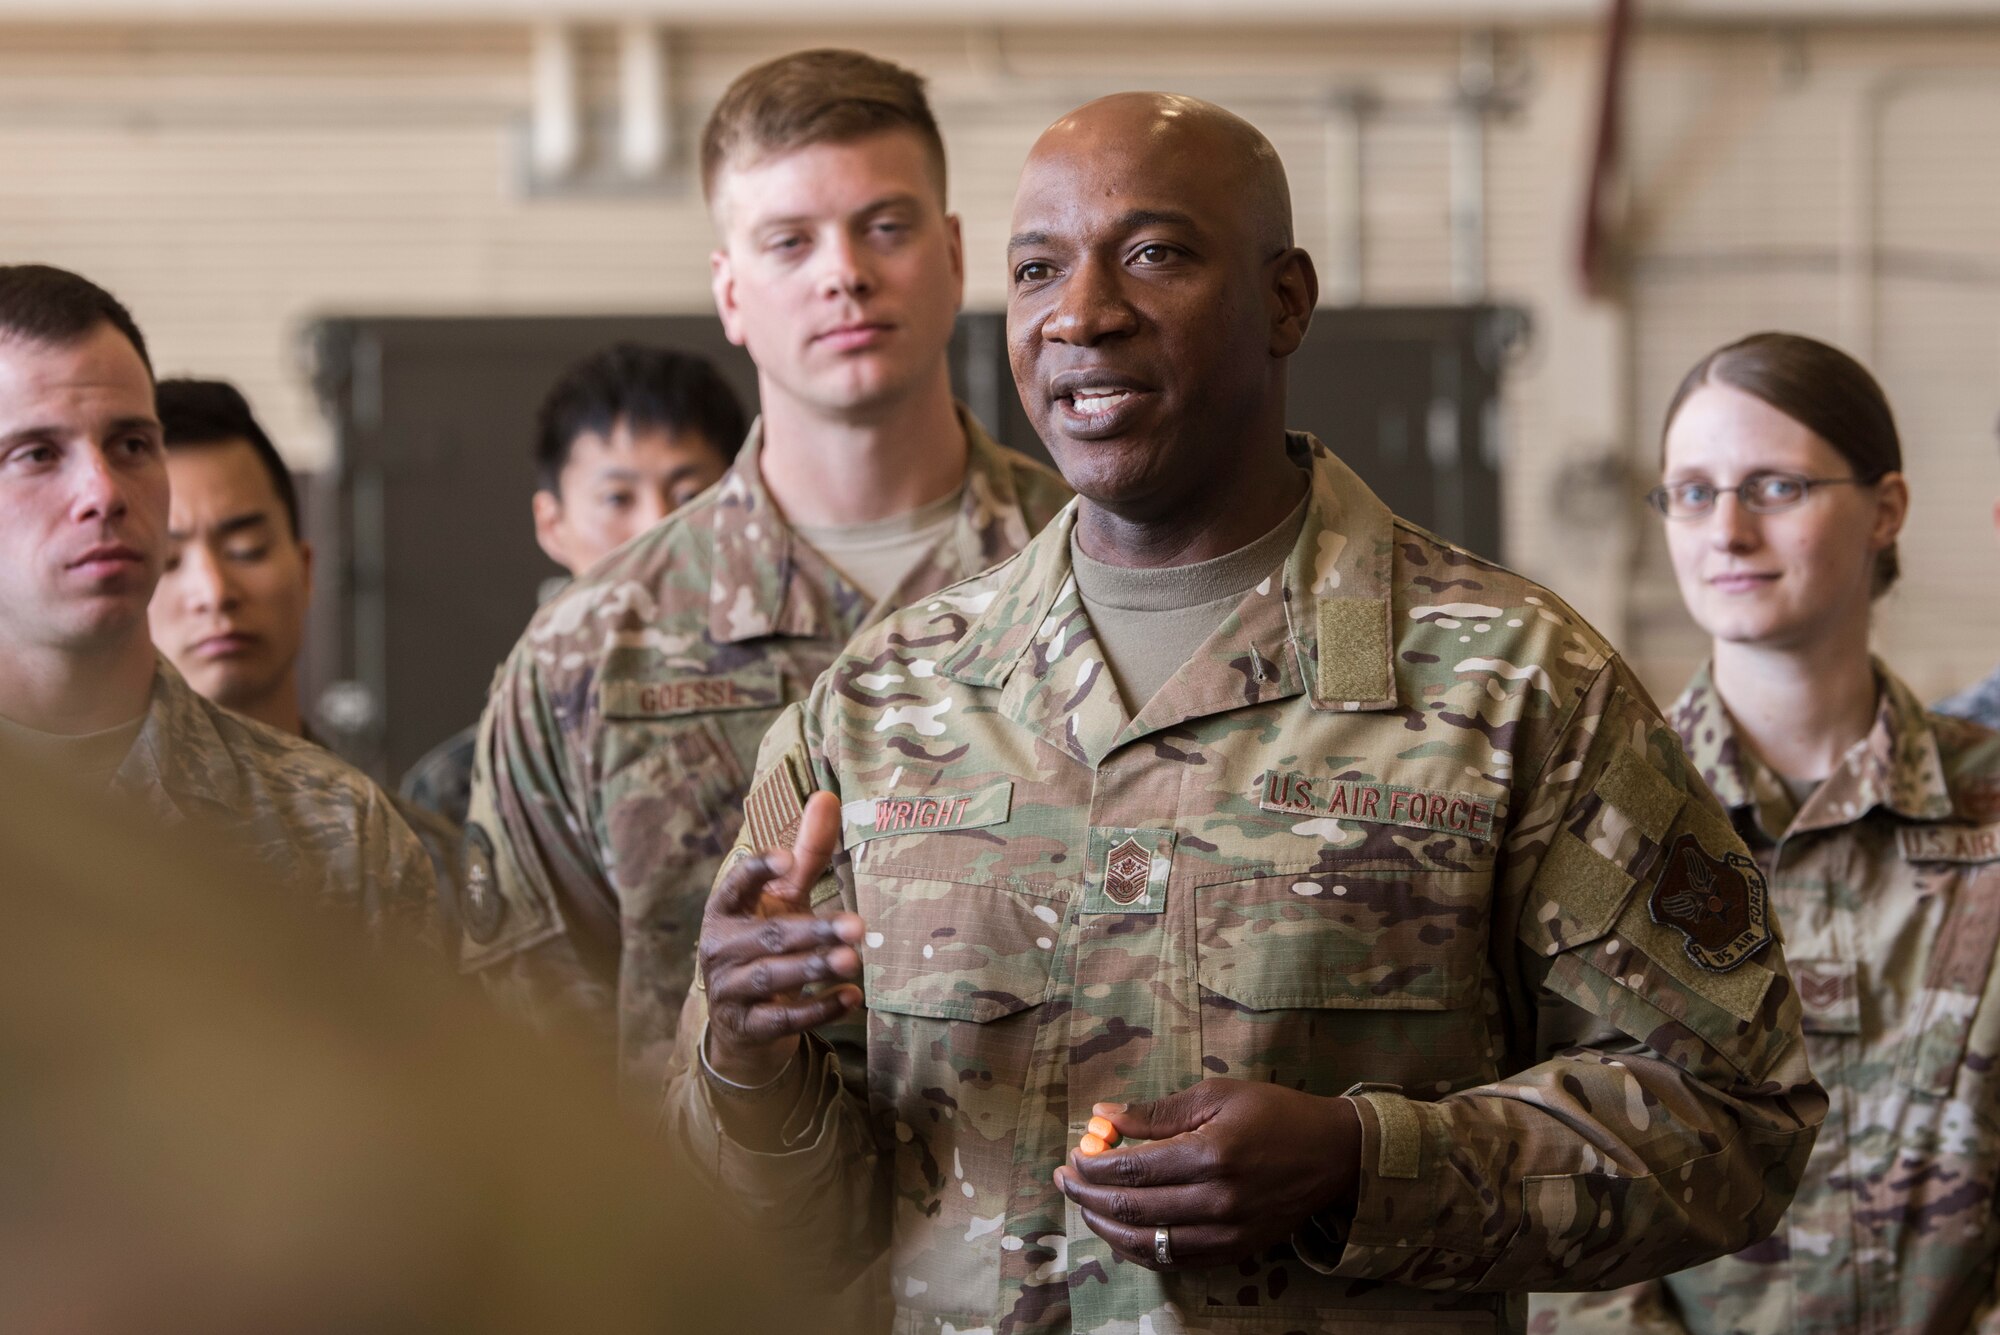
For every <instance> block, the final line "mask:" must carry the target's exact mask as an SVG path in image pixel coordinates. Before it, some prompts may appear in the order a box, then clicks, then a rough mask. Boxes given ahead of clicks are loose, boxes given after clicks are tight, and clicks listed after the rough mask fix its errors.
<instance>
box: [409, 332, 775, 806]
mask: <svg viewBox="0 0 2000 1335" xmlns="http://www.w3.org/2000/svg"><path fill="white" fill-rule="evenodd" d="M744 430H745V420H744V416H743V405H742V404H741V403H738V402H737V400H736V395H735V392H734V391H732V390H731V389H730V388H729V385H728V383H727V382H726V381H724V380H723V378H722V376H721V375H720V374H719V373H717V371H716V369H715V368H714V367H713V366H711V365H710V364H709V363H708V362H707V361H706V360H704V359H703V358H700V357H697V356H695V355H694V354H692V353H687V352H675V351H672V350H670V349H667V348H655V347H647V346H645V345H643V344H638V343H614V344H612V345H611V346H610V347H608V348H604V349H602V350H600V351H597V352H593V353H591V354H590V355H589V356H588V357H585V358H584V359H583V360H582V361H579V362H577V363H576V364H575V365H574V366H572V367H570V368H569V369H568V370H567V371H564V372H563V374H562V378H561V379H559V380H557V381H556V383H555V385H554V386H553V387H552V388H551V389H550V390H549V393H548V397H547V398H545V399H543V400H542V407H541V411H540V413H539V414H538V415H537V418H536V423H535V495H534V500H533V509H534V519H535V541H536V542H538V543H540V544H541V548H542V551H543V552H544V553H545V554H546V555H547V556H548V558H549V560H551V561H554V562H555V563H556V564H557V565H559V566H561V567H562V568H563V569H564V570H565V571H567V572H568V573H569V576H570V578H572V579H574V578H576V577H577V576H579V575H581V574H583V572H584V571H586V570H588V569H590V568H591V567H592V566H594V565H596V564H597V563H598V561H600V560H602V559H603V558H604V557H605V556H608V555H609V554H610V553H612V552H614V551H616V550H617V549H618V548H619V547H622V546H624V545H625V544H626V543H627V542H630V541H631V540H632V539H633V538H635V537H637V536H639V535H640V534H641V533H644V532H645V531H646V530H647V529H649V528H651V527H652V526H653V525H655V524H657V523H659V522H660V521H661V520H662V519H664V518H666V517H667V516H668V515H670V514H672V513H673V512H674V511H676V510H678V509H680V508H681V506H683V505H685V504H687V502H689V501H691V500H693V499H694V498H695V497H696V496H699V495H700V494H701V493H702V492H703V491H705V490H707V489H708V488H709V487H710V486H712V485H713V484H714V483H715V481H716V479H718V478H720V477H721V476H722V474H723V471H724V470H725V469H727V468H728V467H729V461H730V460H732V459H734V458H735V457H736V451H737V449H738V448H739V447H740V446H741V444H742V441H743V432H744ZM555 583H556V584H557V585H558V586H560V584H561V581H560V579H558V580H557V581H555ZM478 742H479V725H478V724H477V723H476V722H475V723H471V724H468V725H467V726H466V727H465V728H464V729H463V730H461V731H460V732H457V733H454V734H453V735H452V736H450V737H448V738H446V739H445V740H444V741H442V742H440V743H438V744H437V745H436V746H434V747H432V748H431V749H430V750H429V751H427V752H425V753H424V755H423V757H422V758H421V759H419V760H418V761H417V763H416V764H414V765H412V766H410V769H409V772H408V773H407V774H405V775H404V776H403V780H402V783H401V784H400V785H399V786H400V788H401V790H402V794H403V796H404V798H405V799H406V800H408V801H410V802H413V803H415V804H417V805H418V806H421V807H423V808H425V809H426V810H429V811H433V812H436V813H437V814H438V815H439V816H441V817H443V818H444V819H446V820H448V821H450V822H451V823H452V824H453V825H455V826H462V825H464V824H465V817H466V810H467V808H469V807H470V806H471V804H472V763H473V753H474V749H475V748H476V747H477V745H478Z"/></svg>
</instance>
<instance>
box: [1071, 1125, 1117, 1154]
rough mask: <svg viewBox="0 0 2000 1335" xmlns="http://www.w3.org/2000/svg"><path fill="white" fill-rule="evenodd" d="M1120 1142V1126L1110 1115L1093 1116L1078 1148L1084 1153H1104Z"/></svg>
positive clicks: (1077, 1145) (1077, 1144)
mask: <svg viewBox="0 0 2000 1335" xmlns="http://www.w3.org/2000/svg"><path fill="white" fill-rule="evenodd" d="M1117 1143H1118V1128H1117V1127H1115V1126H1113V1125H1111V1119H1110V1118H1109V1117H1093V1118H1091V1119H1090V1126H1089V1127H1088V1128H1087V1129H1086V1130H1085V1131H1084V1133H1083V1139H1082V1140H1079V1141H1078V1142H1077V1143H1076V1148H1077V1149H1078V1150H1079V1151H1080V1152H1082V1153H1084V1154H1102V1153H1104V1151H1106V1150H1108V1149H1110V1148H1111V1147H1112V1146H1113V1145H1116V1144H1117Z"/></svg>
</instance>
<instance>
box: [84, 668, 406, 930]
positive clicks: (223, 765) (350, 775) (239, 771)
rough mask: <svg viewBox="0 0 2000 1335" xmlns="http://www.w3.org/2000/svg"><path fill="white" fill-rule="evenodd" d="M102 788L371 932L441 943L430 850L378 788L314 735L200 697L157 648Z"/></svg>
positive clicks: (386, 795)
mask: <svg viewBox="0 0 2000 1335" xmlns="http://www.w3.org/2000/svg"><path fill="white" fill-rule="evenodd" d="M111 788H112V791H113V792H114V793H116V794H119V795H122V796H124V797H127V798H129V799H131V800H132V801H134V802H137V803H139V804H140V805H141V806H143V807H144V808H145V809H146V810H148V811H150V812H151V813H152V814H153V815H154V816H156V817H158V818H159V819H160V820H161V821H162V822H163V823H165V824H167V825H169V826H179V825H182V824H185V823H189V822H196V823H198V828H202V829H204V830H205V831H207V832H208V833H209V834H210V835H212V836H213V837H215V838H217V839H218V840H220V842H221V844H222V846H223V847H225V848H227V849H228V850H230V851H231V852H241V853H247V854H249V855H250V856H251V857H253V858H255V859H256V860H257V861H258V862H260V863H262V864H263V865H265V866H268V867H269V868H271V869H272V870H273V871H274V872H276V873H277V875H278V877H279V879H280V880H282V881H283V882H284V883H285V884H286V885H287V886H290V887H292V888H294V889H296V890H297V891H298V892H299V893H301V894H305V895H308V896H310V897H312V898H313V899H315V900H317V901H318V902H319V903H320V904H321V905H323V906H324V907H325V908H327V909H328V910H330V911H332V912H334V913H335V914H336V915H338V916H341V917H349V918H352V919H353V920H354V921H355V922H356V923H357V924H358V925H359V926H360V927H361V928H362V930H363V931H364V932H365V933H366V934H367V935H369V936H370V937H372V938H374V939H376V940H379V941H393V942H398V943H410V942H418V943H421V944H423V945H427V946H429V947H431V948H433V949H436V948H439V947H440V946H441V944H442V942H441V927H440V925H439V922H438V917H437V914H438V893H437V881H436V879H435V875H434V873H433V872H432V869H431V862H430V859H429V858H428V857H427V856H426V855H425V852H424V849H423V846H422V845H421V844H420V843H419V842H418V840H417V837H416V835H415V834H413V833H412V832H411V830H410V827H409V826H408V825H407V824H405V823H404V821H403V819H402V817H401V816H399V815H398V814H397V812H396V809H395V807H394V806H393V804H392V803H391V801H390V798H389V796H388V794H387V793H384V792H383V791H382V790H381V789H380V788H378V787H376V786H375V784H374V783H372V782H371V781H370V780H369V779H368V778H367V777H366V776H365V775H363V774H362V773H361V772H360V771H358V770H356V769H354V768H353V767H352V766H350V765H348V764H347V762H345V761H343V760H341V759H339V758H338V757H336V756H333V755H330V754H328V753H327V752H326V751H325V750H323V749H321V748H320V747H319V746H318V745H317V744H315V743H313V742H310V741H307V740H306V739H304V738H302V737H295V736H293V735H291V734H289V733H284V732H280V731H278V730H277V729H276V728H267V727H265V726H264V725H263V724H261V723H258V722H255V721H254V720H251V719H247V718H245V717H243V716H242V715H241V714H237V713H234V712H232V711H230V710H228V709H224V708H223V707H222V706H221V705H218V704H215V703H213V702H212V701H210V700H208V699H205V698H204V697H203V696H202V695H201V694H200V693H199V692H197V691H196V690H195V689H194V688H193V687H192V686H190V685H188V683H187V680H186V678H184V677H182V676H181V674H180V673H179V672H177V671H175V670H174V667H173V665H172V664H171V663H169V662H167V660H166V659H164V658H161V659H159V660H158V661H157V663H156V666H155V669H154V676H153V696H152V702H151V705H150V706H149V708H148V710H147V715H146V722H145V724H144V725H143V726H142V727H141V728H140V729H139V738H138V740H137V741H136V742H134V743H133V744H132V750H131V751H130V753H128V754H127V755H126V757H125V761H124V763H123V764H122V765H120V766H119V768H118V772H117V774H116V775H114V776H113V778H112V781H111Z"/></svg>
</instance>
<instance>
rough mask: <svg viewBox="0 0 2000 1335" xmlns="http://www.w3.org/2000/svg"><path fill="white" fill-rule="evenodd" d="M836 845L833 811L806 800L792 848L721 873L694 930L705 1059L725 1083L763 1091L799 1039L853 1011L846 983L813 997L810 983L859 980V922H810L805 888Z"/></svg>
mask: <svg viewBox="0 0 2000 1335" xmlns="http://www.w3.org/2000/svg"><path fill="white" fill-rule="evenodd" d="M839 842H840V803H839V801H838V800H837V799H836V798H835V797H834V796H833V794H831V793H814V794H813V795H812V796H811V797H810V798H808V799H807V800H806V804H805V811H804V813H803V814H802V815H801V816H800V818H799V832H798V837H797V838H796V839H795V840H794V841H793V843H792V847H791V850H790V851H789V852H787V851H786V850H783V849H764V850H762V851H760V852H759V853H757V854H756V855H754V856H752V857H748V858H743V859H741V860H739V861H738V862H737V863H736V864H735V865H733V866H731V867H730V868H729V869H728V870H727V871H725V872H724V873H723V875H722V879H721V880H720V881H718V882H717V883H716V886H715V890H714V893H712V894H710V895H709V897H708V908H707V910H706V912H705V913H704V914H703V917H702V924H701V948H700V949H701V960H700V965H701V972H702V977H703V978H704V979H705V980H706V984H707V989H708V1061H709V1064H710V1066H712V1067H713V1068H714V1070H715V1073H716V1074H717V1075H719V1076H721V1077H722V1078H723V1079H724V1080H728V1081H732V1082H735V1083H737V1084H742V1085H762V1084H766V1083H768V1082H770V1081H773V1080H775V1079H776V1078H777V1077H778V1076H779V1075H780V1074H782V1073H783V1071H784V1069H785V1067H786V1065H787V1064H788V1063H789V1062H790V1061H791V1059H792V1054H793V1053H794V1052H796V1051H797V1049H798V1045H799V1035H801V1034H803V1033H805V1032H806V1031H807V1030H808V1029H812V1028H815V1027H817V1026H819V1025H822V1024H825V1023H827V1022H828V1021H830V1020H837V1019H839V1018H840V1017H841V1016H843V1015H845V1014H847V1013H848V1012H849V1011H851V1010H853V1009H854V1008H855V1007H857V1006H859V1005H860V1004H861V989H860V988H859V987H858V986H855V985H853V984H851V983H846V984H842V985H841V986H837V987H830V988H827V989H826V990H824V991H822V992H819V993H817V994H815V995H813V996H810V997H808V996H806V995H804V993H803V989H804V988H805V987H806V985H808V984H811V983H826V982H833V981H835V980H839V979H852V978H859V977H860V976H861V952H860V951H859V950H858V949H857V947H858V946H859V945H860V943H861V932H862V927H861V919H860V918H859V917H857V916H855V915H854V914H852V913H836V914H832V915H830V916H828V917H824V918H822V917H817V916H815V915H814V914H813V912H812V909H811V895H812V887H813V883H814V882H815V881H817V880H818V879H819V878H820V876H821V875H822V874H824V873H825V871H826V867H827V863H828V862H829V861H830V860H831V859H832V857H833V853H834V849H835V848H836V847H837V846H838V844H839Z"/></svg>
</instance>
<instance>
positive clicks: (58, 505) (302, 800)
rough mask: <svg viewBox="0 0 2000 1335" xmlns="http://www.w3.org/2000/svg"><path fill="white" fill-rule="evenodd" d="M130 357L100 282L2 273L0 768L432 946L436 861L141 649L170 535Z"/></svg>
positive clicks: (325, 774)
mask: <svg viewBox="0 0 2000 1335" xmlns="http://www.w3.org/2000/svg"><path fill="white" fill-rule="evenodd" d="M143 349H144V345H143V343H142V342H141V341H140V340H139V338H138V333H137V329H136V327H135V326H134V324H133V322H132V318H131V316H130V315H129V314H127V313H126V311H125V309H124V307H123V306H121V305H119V304H118V302H117V301H116V300H115V299H114V298H112V297H111V295H110V294H109V293H107V292H105V291H104V290H103V289H101V288H99V287H98V286H97V285H95V284H94V283H91V282H89V281H87V280H85V279H83V278H79V277H78V276H76V275H75V274H71V273H66V272H64V271H62V270H59V269H51V268H47V267H45V266H40V265H32V266H12V267H0V752H5V753H7V760H8V763H13V764H21V763H25V764H31V765H35V766H38V767H40V768H42V769H44V770H47V771H49V772H51V773H53V774H56V775H59V776H62V777H64V778H66V779H68V780H71V781H74V782H77V783H81V784H83V785H84V786H86V787H90V788H97V789H110V790H112V791H113V792H115V793H118V794H121V795H123V796H126V797H128V798H130V799H131V800H133V801H135V802H137V803H138V804H140V805H141V806H143V807H145V808H147V809H149V810H151V811H152V812H153V813H155V814H156V815H158V816H159V817H160V818H161V819H163V820H165V821H168V822H170V823H180V822H183V821H199V822H204V823H205V826H206V828H209V829H212V830H213V832H214V833H215V834H216V835H217V837H219V838H220V839H221V840H222V841H223V842H224V843H225V844H230V845H235V846H238V847H241V848H242V849H244V850H245V851H247V852H249V853H251V854H252V855H254V856H256V857H258V858H260V859H262V860H263V862H264V863H265V864H266V865H267V866H269V867H270V869H271V870H272V871H273V872H274V873H275V874H276V875H277V877H278V878H279V879H281V880H282V881H284V882H285V883H287V884H289V885H291V886H292V887H294V888H296V889H297V890H299V891H301V892H304V893H309V894H312V895H314V896H316V897H318V898H319V899H321V900H323V901H325V902H326V903H328V904H329V905H332V906H335V907H338V908H341V909H344V910H347V911H349V912H352V913H354V914H356V915H357V916H358V917H359V918H360V919H361V920H362V923H363V925H364V926H365V927H366V928H367V929H368V930H370V931H371V932H394V933H395V934H397V935H405V934H408V935H431V934H434V933H435V931H436V930H437V925H436V924H435V922H434V920H433V915H434V914H435V913H436V911H437V905H436V887H435V883H434V881H433V878H432V873H431V869H430V865H429V863H428V862H427V861H426V860H425V858H424V854H423V850H422V849H421V848H420V847H419V846H418V844H417V841H416V840H415V838H414V837H412V835H411V833H410V830H409V827H408V826H407V825H405V824H404V823H403V821H402V820H401V819H400V818H399V817H398V816H397V815H396V814H395V812H394V810H393V809H392V808H391V806H390V804H389V801H388V799H387V797H386V796H384V795H383V793H382V792H381V791H380V790H379V789H377V788H376V787H375V786H374V785H373V784H371V783H369V782H368V781H367V780H366V779H365V778H363V777H362V776H361V775H359V774H357V773H355V772H354V771H353V770H351V769H349V768H348V767H347V766H346V765H343V764H341V763H340V762H339V761H338V760H335V759H334V758H333V757H331V756H329V755H327V754H326V753H325V752H323V751H321V750H320V749H319V748H318V747H315V746H312V745H309V744H308V743H306V742H303V741H300V740H299V739H297V738H295V737H289V736H286V735H284V734H283V733H280V732H278V731H275V730H273V729H271V728H269V727H266V726H264V725H263V724H260V723H257V722H254V721H252V720H250V719H247V718H244V717H242V716H240V715H237V714H234V713H231V712H230V711H229V710H227V709H223V708H221V707H219V706H217V705H214V704H211V703H210V702H209V701H207V700H206V699H204V698H203V697H202V696H201V695H200V694H198V693H197V692H196V691H195V690H194V689H193V688H192V687H191V686H189V684H188V682H187V681H186V679H185V678H183V677H182V676H181V674H180V673H179V672H178V671H177V670H175V668H174V667H173V665H172V664H171V663H170V662H168V661H167V660H166V659H164V658H162V657H161V656H160V655H159V654H158V653H157V652H156V651H155V649H154V647H153V644H152V642H151V640H150V639H149V638H148V635H147V604H148V602H149V601H150V600H151V598H152V595H153V592H154V586H155V584H156V583H157V582H158V580H159V579H160V575H161V569H162V567H163V565H164V564H165V563H166V561H167V559H168V555H169V551H170V539H169V536H168V531H169V528H170V521H169V506H168V473H167V465H166V446H165V442H164V433H163V431H162V429H161V426H160V420H159V416H158V412H157V410H156V405H155V401H154V387H153V374H152V368H151V366H150V365H149V363H148V362H147V361H146V358H145V354H144V350H143Z"/></svg>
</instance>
